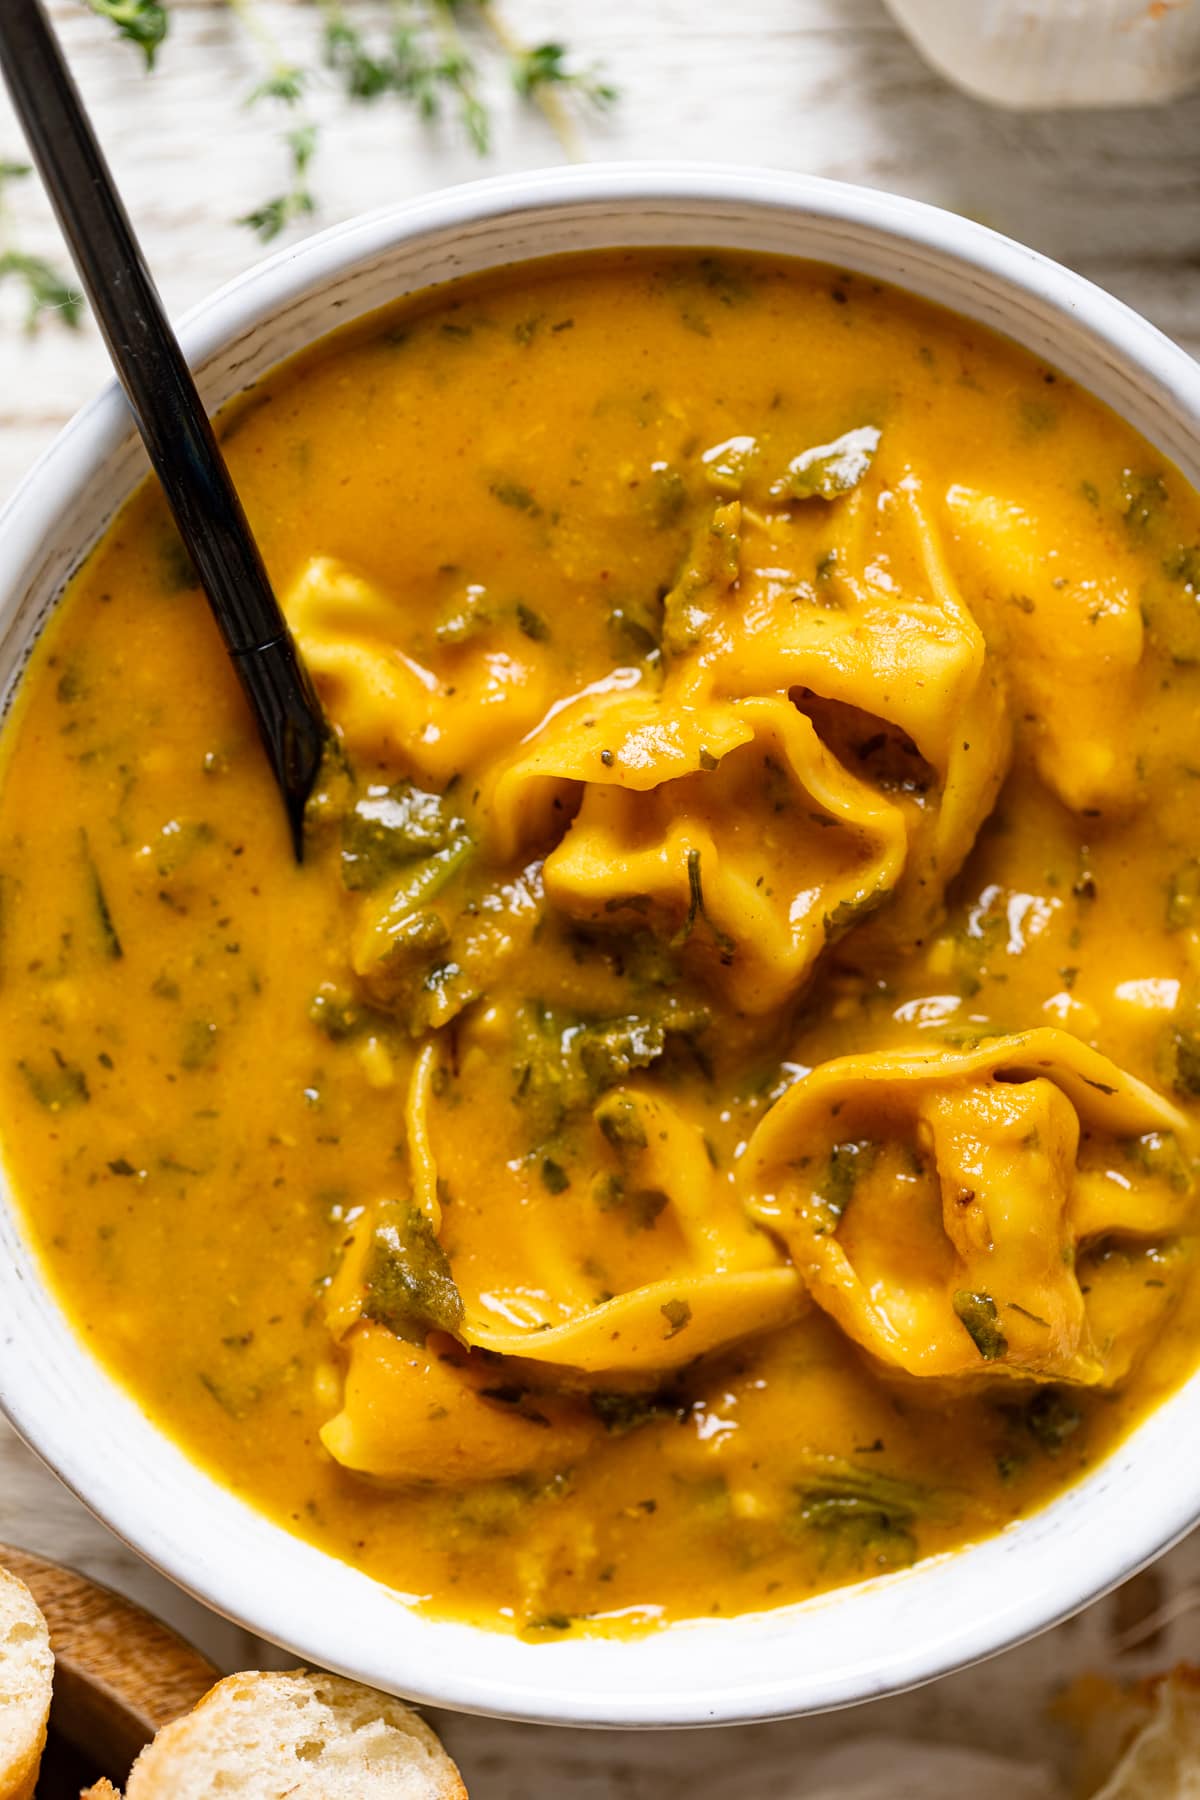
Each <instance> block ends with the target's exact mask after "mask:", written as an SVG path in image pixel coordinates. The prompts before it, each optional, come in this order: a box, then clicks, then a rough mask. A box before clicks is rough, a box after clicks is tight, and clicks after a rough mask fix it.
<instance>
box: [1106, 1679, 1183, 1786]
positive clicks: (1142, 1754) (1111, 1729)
mask: <svg viewBox="0 0 1200 1800" xmlns="http://www.w3.org/2000/svg"><path fill="white" fill-rule="evenodd" d="M1093 1734H1094V1736H1097V1737H1099V1738H1100V1739H1101V1740H1102V1742H1103V1743H1104V1745H1105V1748H1106V1749H1107V1751H1108V1755H1107V1757H1105V1758H1104V1760H1105V1761H1107V1764H1108V1768H1107V1773H1106V1778H1105V1779H1104V1780H1103V1781H1102V1782H1099V1783H1096V1784H1094V1785H1089V1787H1088V1788H1087V1790H1086V1791H1087V1792H1089V1793H1093V1794H1094V1800H1200V1669H1195V1668H1190V1667H1189V1666H1188V1665H1187V1664H1186V1663H1181V1664H1180V1665H1179V1666H1178V1668H1175V1669H1172V1670H1171V1671H1170V1673H1169V1674H1167V1675H1161V1676H1158V1677H1156V1678H1151V1679H1150V1680H1148V1681H1139V1682H1136V1683H1135V1684H1134V1685H1133V1686H1132V1687H1131V1688H1128V1689H1126V1690H1125V1692H1124V1693H1123V1694H1118V1695H1117V1696H1115V1697H1114V1699H1113V1701H1112V1702H1111V1703H1110V1705H1109V1706H1108V1707H1106V1709H1105V1718H1104V1720H1103V1722H1100V1721H1097V1722H1096V1724H1095V1725H1094V1726H1093Z"/></svg>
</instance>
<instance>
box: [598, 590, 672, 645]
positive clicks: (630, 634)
mask: <svg viewBox="0 0 1200 1800" xmlns="http://www.w3.org/2000/svg"><path fill="white" fill-rule="evenodd" d="M608 623H609V625H610V627H611V629H612V631H613V633H614V635H615V636H616V637H618V638H619V639H620V640H621V641H622V643H623V644H624V645H627V646H628V648H629V649H631V650H632V651H633V652H634V653H635V655H637V656H638V657H641V658H647V657H655V656H657V655H658V653H659V647H660V639H661V637H662V615H661V612H660V611H659V609H658V608H657V607H655V608H651V607H649V606H646V605H644V604H643V603H642V602H641V601H638V600H623V601H622V602H621V604H620V605H619V606H614V607H613V609H612V611H611V612H610V613H609V615H608Z"/></svg>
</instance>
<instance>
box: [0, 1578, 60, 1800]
mask: <svg viewBox="0 0 1200 1800" xmlns="http://www.w3.org/2000/svg"><path fill="white" fill-rule="evenodd" d="M53 1683H54V1657H53V1655H52V1654H51V1651H50V1633H49V1632H48V1631H47V1629H46V1621H45V1619H43V1617H42V1615H41V1613H40V1612H39V1611H38V1608H37V1604H36V1602H35V1600H34V1598H33V1595H32V1594H31V1593H30V1591H29V1589H28V1588H27V1587H26V1586H25V1583H24V1582H23V1581H18V1580H17V1578H16V1576H15V1575H10V1574H9V1573H8V1571H7V1569H0V1800H31V1796H32V1794H33V1790H34V1787H35V1786H36V1784H37V1777H38V1765H39V1764H40V1762H41V1760H42V1750H43V1749H44V1747H45V1743H46V1720H47V1718H48V1717H49V1714H50V1690H51V1687H52V1686H53Z"/></svg>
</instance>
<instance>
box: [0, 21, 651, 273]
mask: <svg viewBox="0 0 1200 1800" xmlns="http://www.w3.org/2000/svg"><path fill="white" fill-rule="evenodd" d="M0 3H2V0H0ZM87 3H88V5H89V6H90V7H91V8H92V10H93V11H94V12H97V13H99V14H101V15H102V16H103V17H104V18H107V19H110V20H111V21H112V23H113V25H114V26H115V27H116V29H117V31H118V32H119V33H120V35H121V36H122V37H124V38H126V39H128V40H129V41H130V42H131V43H132V44H134V45H135V46H136V47H137V48H138V49H140V50H141V52H142V54H143V55H144V56H145V58H146V63H147V66H148V67H151V68H152V67H153V66H154V62H155V56H156V53H157V51H158V49H159V47H160V45H161V44H162V42H163V40H164V39H165V38H166V36H167V33H168V30H169V27H170V21H171V0H87ZM227 4H228V6H229V8H230V10H231V12H233V13H234V14H235V15H236V17H237V19H238V21H239V23H240V24H241V25H242V27H243V29H244V30H245V31H246V34H247V36H248V37H250V38H251V40H252V41H253V42H254V43H255V45H256V47H257V49H258V51H259V54H260V56H261V58H262V60H263V65H264V73H263V76H262V79H261V80H260V81H259V82H258V83H257V84H256V86H255V87H254V88H253V90H252V91H251V93H250V95H249V99H250V101H252V102H266V101H269V102H275V103H277V104H279V105H282V106H285V107H287V108H289V109H291V110H292V111H293V114H294V116H295V122H293V123H292V124H291V125H289V127H288V129H287V130H286V131H285V133H284V134H283V142H284V145H285V147H286V150H287V155H288V168H289V175H290V184H289V186H288V188H287V189H286V190H285V191H284V192H282V193H280V194H278V195H276V196H275V198H274V199H271V200H267V201H265V202H263V204H262V205H260V206H256V207H254V208H253V209H252V210H251V211H249V212H247V213H245V214H244V215H243V216H242V217H241V218H240V219H239V221H238V223H239V224H242V225H246V226H248V227H249V228H250V229H251V230H252V231H254V232H256V233H257V234H258V236H259V237H260V238H262V239H263V240H264V241H265V240H268V239H270V238H273V237H275V236H277V235H278V234H279V233H280V232H281V231H283V230H284V229H285V228H286V227H287V226H288V225H290V224H291V223H293V222H294V221H295V220H297V219H300V218H302V217H305V216H306V215H308V214H310V213H312V212H314V211H315V210H316V204H317V203H316V198H315V195H314V193H313V190H312V186H311V183H310V171H311V167H312V164H313V161H314V159H315V156H316V153H317V148H318V141H319V136H318V128H317V126H316V124H315V123H314V122H313V120H312V119H311V118H310V117H309V116H308V114H307V112H306V111H305V107H306V103H307V100H308V97H309V96H310V94H311V92H312V91H313V90H314V89H315V87H316V85H317V83H318V82H319V81H320V80H322V79H324V80H325V81H327V82H328V81H330V80H332V81H333V83H334V84H335V85H336V86H337V87H338V88H339V89H340V91H341V92H342V93H343V94H344V95H345V96H346V97H347V98H348V99H350V100H354V101H358V102H364V103H369V102H373V101H378V100H380V99H382V98H383V97H384V96H385V95H391V96H393V97H394V98H396V99H397V100H399V101H401V102H404V103H407V104H409V105H411V106H412V107H414V108H415V110H416V113H417V116H418V117H419V118H420V119H422V120H424V121H425V122H426V123H429V124H433V123H435V122H436V121H438V120H440V119H442V118H444V117H445V116H446V115H447V114H448V113H449V114H452V115H453V116H454V117H455V118H456V119H457V121H458V124H459V126H460V128H461V129H462V131H463V132H464V134H465V135H466V137H467V140H468V142H470V143H471V144H472V145H473V146H474V148H475V149H476V150H477V151H478V152H479V153H480V155H485V154H486V153H487V151H488V150H489V149H490V148H491V143H492V120H491V116H490V114H489V112H488V108H487V106H486V104H485V102H484V100H483V98H482V97H481V94H480V88H479V70H478V66H477V62H476V56H475V54H473V50H474V47H475V45H476V44H478V45H480V46H483V45H485V44H486V43H487V41H489V40H490V41H491V42H492V44H493V45H494V46H495V49H496V50H497V51H498V52H499V54H500V56H501V58H502V59H503V62H504V64H505V66H506V68H507V71H508V74H509V77H510V79H511V81H512V84H513V86H514V88H515V89H516V92H517V93H518V94H519V95H520V97H521V99H522V100H525V101H527V102H529V103H530V104H531V105H534V106H536V107H538V109H539V110H540V111H541V112H542V113H543V114H544V116H545V117H546V119H547V120H548V121H549V123H550V125H551V126H552V127H553V129H554V131H555V133H556V135H557V136H558V138H559V141H560V143H561V144H562V147H563V149H564V151H565V152H566V154H567V155H568V156H569V157H572V158H578V157H579V156H580V154H581V147H580V143H579V136H578V132H577V129H576V123H575V116H574V115H575V113H576V112H577V111H578V110H580V109H581V108H585V109H586V108H591V109H602V108H605V107H608V106H610V105H611V104H612V103H613V102H614V101H615V99H616V98H617V93H616V89H615V88H614V87H613V86H612V85H611V83H609V82H608V81H606V80H604V79H603V78H602V77H601V76H600V75H599V74H598V73H597V71H596V70H594V69H584V68H577V67H575V66H574V64H573V62H572V59H571V55H570V52H569V51H568V50H567V47H566V46H565V45H564V44H561V43H556V42H547V43H542V44H532V45H530V44H525V43H524V42H522V41H521V39H520V38H518V37H517V36H516V35H515V34H514V33H513V32H512V30H511V29H510V28H509V26H508V25H507V23H506V21H505V20H504V18H503V17H502V15H501V13H500V11H499V9H498V6H497V3H496V0H391V18H390V22H389V24H388V25H387V27H386V28H385V29H384V30H383V32H382V33H380V32H375V33H372V34H368V32H366V31H365V30H364V29H363V28H362V26H361V25H360V24H359V23H358V22H357V21H356V20H355V19H354V17H353V7H354V0H311V4H314V5H315V7H316V9H317V11H318V12H319V14H320V43H321V54H322V58H323V68H320V69H318V68H313V67H311V66H310V65H309V64H307V63H306V62H303V61H297V60H294V59H293V58H291V57H289V56H287V55H285V54H284V52H283V50H282V49H281V47H280V46H279V45H278V44H277V43H276V41H275V39H274V38H273V36H272V34H271V33H270V32H269V31H268V30H267V28H266V27H265V25H264V23H263V20H262V17H261V13H260V11H259V8H258V5H257V3H256V0H227Z"/></svg>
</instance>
